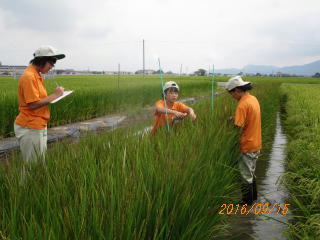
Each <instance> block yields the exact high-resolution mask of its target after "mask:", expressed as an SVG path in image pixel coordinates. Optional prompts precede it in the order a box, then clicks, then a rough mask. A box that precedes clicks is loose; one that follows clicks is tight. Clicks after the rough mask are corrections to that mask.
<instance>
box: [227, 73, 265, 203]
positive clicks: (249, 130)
mask: <svg viewBox="0 0 320 240" xmlns="http://www.w3.org/2000/svg"><path fill="white" fill-rule="evenodd" d="M251 89H252V84H251V83H250V82H245V81H243V80H242V78H241V77H240V76H236V77H232V78H230V79H229V81H228V82H227V85H226V90H227V91H228V92H229V93H230V95H231V96H232V97H233V98H234V99H236V100H237V101H238V106H237V109H236V113H235V118H234V125H235V126H237V127H239V128H240V129H241V137H240V159H239V170H240V174H241V176H242V178H243V180H244V183H243V184H242V187H241V190H242V203H243V204H248V205H251V204H252V203H253V202H254V201H255V200H257V195H258V194H257V184H256V176H255V169H256V162H257V160H258V157H259V155H260V150H261V147H262V144H261V115H260V105H259V101H258V100H257V98H256V97H255V96H252V95H251V94H250V93H248V92H247V91H248V90H251Z"/></svg>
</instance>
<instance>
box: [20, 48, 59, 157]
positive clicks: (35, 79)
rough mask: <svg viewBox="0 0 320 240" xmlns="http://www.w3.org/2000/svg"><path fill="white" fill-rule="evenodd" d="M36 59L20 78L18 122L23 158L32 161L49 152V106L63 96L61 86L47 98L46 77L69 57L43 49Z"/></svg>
mask: <svg viewBox="0 0 320 240" xmlns="http://www.w3.org/2000/svg"><path fill="white" fill-rule="evenodd" d="M33 55H34V58H33V59H32V60H31V61H30V65H29V66H28V67H27V68H26V69H25V71H24V73H23V74H22V76H21V78H20V79H19V86H18V95H19V115H18V116H17V118H16V120H15V123H14V132H15V135H16V137H17V139H18V142H19V145H20V149H21V152H22V156H23V159H24V160H25V161H27V162H28V161H29V160H30V159H31V158H33V157H36V156H43V155H44V153H45V151H46V149H47V123H48V121H49V118H50V112H49V108H48V106H47V105H48V104H49V103H50V102H51V101H53V100H54V99H56V98H58V97H60V96H61V95H62V94H63V91H64V88H63V87H57V88H56V90H55V92H54V93H52V94H51V95H49V96H48V95H47V91H46V89H45V87H44V83H43V78H42V76H41V74H40V73H42V74H46V73H47V72H48V71H49V70H50V69H51V68H52V67H53V66H54V64H55V63H56V61H57V60H58V59H62V58H64V57H65V55H64V54H61V53H59V52H58V51H57V50H56V49H55V48H53V47H51V46H42V47H40V48H39V49H37V50H36V51H35V53H34V54H33Z"/></svg>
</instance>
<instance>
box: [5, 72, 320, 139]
mask: <svg viewBox="0 0 320 240" xmlns="http://www.w3.org/2000/svg"><path fill="white" fill-rule="evenodd" d="M215 79H216V81H226V80H227V79H228V77H216V78H215ZM245 79H246V80H248V81H253V82H277V83H280V82H297V83H298V82H300V83H301V82H304V83H315V82H318V81H319V80H317V79H313V78H271V77H247V78H245ZM171 80H173V81H176V82H177V83H178V84H180V85H181V94H180V95H181V96H180V97H181V98H184V97H188V96H199V95H208V96H209V95H210V91H211V83H210V81H211V77H186V76H183V77H179V76H165V77H164V81H171ZM56 83H58V84H59V85H62V86H64V87H65V89H72V90H75V92H74V93H73V94H72V95H71V96H69V97H67V98H65V99H63V100H62V101H61V102H58V103H56V104H53V105H50V111H51V119H50V121H49V127H53V126H58V125H62V124H67V123H72V122H77V121H82V120H86V119H91V118H94V117H99V116H103V115H106V114H111V113H116V112H120V111H128V109H131V111H132V110H134V109H137V108H141V107H143V106H146V105H152V104H154V102H155V101H156V100H158V99H159V98H160V97H161V84H160V80H159V76H146V77H145V78H143V77H142V76H120V78H118V76H67V77H62V76H61V77H56V78H54V79H50V80H45V86H46V88H47V92H48V94H50V93H52V92H53V91H54V89H55V87H56ZM0 85H1V87H2V88H1V90H0V138H4V137H10V136H13V135H14V133H13V122H14V120H15V118H16V116H17V115H18V99H17V86H18V81H17V80H13V79H12V78H9V77H0Z"/></svg>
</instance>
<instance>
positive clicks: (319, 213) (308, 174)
mask: <svg viewBox="0 0 320 240" xmlns="http://www.w3.org/2000/svg"><path fill="white" fill-rule="evenodd" d="M281 90H282V94H283V96H284V97H283V99H284V102H283V105H284V109H285V113H284V116H283V117H284V123H285V130H286V133H287V135H288V139H289V144H288V149H287V151H288V157H287V161H288V163H287V168H288V173H287V174H286V176H285V177H286V178H285V180H286V182H285V183H286V186H287V188H288V189H289V191H290V193H291V203H292V204H293V206H294V207H295V211H294V214H295V222H294V223H293V224H292V225H291V226H290V228H289V230H288V231H289V236H290V237H291V238H293V239H318V238H319V236H320V208H319V201H320V151H319V149H320V138H319V136H320V111H319V101H320V97H319V91H320V85H302V84H301V85H296V84H285V85H283V86H282V88H281Z"/></svg>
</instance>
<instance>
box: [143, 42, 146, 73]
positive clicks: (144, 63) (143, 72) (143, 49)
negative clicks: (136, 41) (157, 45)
mask: <svg viewBox="0 0 320 240" xmlns="http://www.w3.org/2000/svg"><path fill="white" fill-rule="evenodd" d="M144 54H145V53H144V39H142V55H143V67H142V71H143V78H144V75H145V70H146V69H145V55H144Z"/></svg>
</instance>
